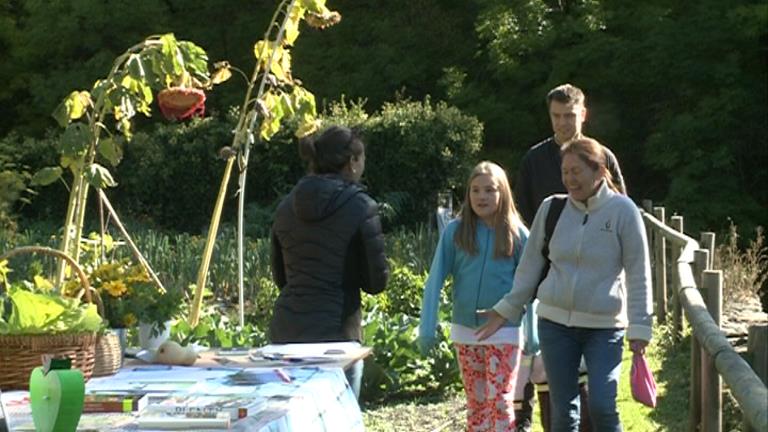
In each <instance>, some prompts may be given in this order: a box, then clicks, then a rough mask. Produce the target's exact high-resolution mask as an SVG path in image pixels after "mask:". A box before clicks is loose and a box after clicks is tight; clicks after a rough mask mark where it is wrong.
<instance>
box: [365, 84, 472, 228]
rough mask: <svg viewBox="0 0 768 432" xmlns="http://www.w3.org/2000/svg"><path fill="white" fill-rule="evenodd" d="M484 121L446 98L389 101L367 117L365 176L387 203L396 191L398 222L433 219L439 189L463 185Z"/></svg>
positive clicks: (373, 190)
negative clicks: (446, 102)
mask: <svg viewBox="0 0 768 432" xmlns="http://www.w3.org/2000/svg"><path fill="white" fill-rule="evenodd" d="M482 134H483V126H482V124H481V123H480V121H479V120H477V119H476V118H474V117H471V116H468V115H466V114H463V113H462V112H461V111H459V110H458V109H457V108H454V107H451V106H448V105H447V104H445V103H444V102H438V103H436V104H433V103H432V102H431V100H430V99H429V98H427V99H425V100H424V101H423V102H415V101H408V100H405V101H398V102H394V103H387V104H385V105H384V106H383V107H382V109H381V112H380V113H379V114H377V115H375V116H372V117H371V118H370V119H369V120H368V121H367V122H366V123H365V136H366V140H367V142H368V148H367V152H366V153H367V160H368V165H367V166H366V174H365V179H366V181H367V182H368V184H369V185H370V188H371V192H372V193H373V194H374V195H375V196H376V197H377V198H379V199H381V200H382V201H384V202H385V203H386V202H388V201H390V200H391V197H392V196H396V197H397V198H398V201H399V202H398V203H397V205H393V207H394V210H395V214H394V217H393V218H392V219H391V221H390V222H391V223H393V224H395V225H402V224H408V225H412V226H413V225H417V224H419V223H423V222H426V221H429V220H431V215H432V214H433V211H434V209H435V206H436V204H437V194H438V192H441V191H445V190H461V189H462V187H463V184H464V182H465V181H466V176H467V175H468V174H469V171H470V170H471V169H472V167H473V166H474V165H475V164H476V163H477V160H476V156H477V153H478V152H479V150H480V147H481V145H482V144H481V141H482Z"/></svg>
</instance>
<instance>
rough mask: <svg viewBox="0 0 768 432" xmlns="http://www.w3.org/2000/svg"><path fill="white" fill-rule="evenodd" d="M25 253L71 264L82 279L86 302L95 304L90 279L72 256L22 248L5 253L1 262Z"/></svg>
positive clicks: (28, 247) (32, 247)
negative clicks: (45, 256) (53, 258)
mask: <svg viewBox="0 0 768 432" xmlns="http://www.w3.org/2000/svg"><path fill="white" fill-rule="evenodd" d="M25 253H29V254H31V253H41V254H43V255H51V256H54V257H56V258H60V259H62V260H64V261H66V262H67V264H69V265H70V266H71V267H72V268H73V269H75V273H77V277H78V278H80V283H81V284H82V286H83V295H84V296H85V300H86V301H87V302H89V303H93V298H92V297H91V284H90V283H89V282H88V277H87V276H86V275H85V272H84V271H83V268H82V267H80V265H79V264H78V263H77V261H75V260H74V259H73V258H72V257H71V256H69V255H67V254H65V253H64V252H62V251H60V250H58V249H53V248H49V247H46V246H21V247H17V248H15V249H11V250H9V251H8V252H5V253H3V254H2V255H0V261H2V260H6V259H8V258H11V257H13V256H16V255H22V254H25Z"/></svg>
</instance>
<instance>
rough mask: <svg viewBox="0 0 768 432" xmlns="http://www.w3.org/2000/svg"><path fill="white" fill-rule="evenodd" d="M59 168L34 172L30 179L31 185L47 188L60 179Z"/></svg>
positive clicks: (47, 168)
mask: <svg viewBox="0 0 768 432" xmlns="http://www.w3.org/2000/svg"><path fill="white" fill-rule="evenodd" d="M61 173H62V169H61V167H45V168H42V169H41V170H40V171H38V172H36V173H35V175H34V176H33V177H32V184H33V185H37V186H47V185H49V184H51V183H53V182H55V181H56V180H58V179H59V178H60V177H61Z"/></svg>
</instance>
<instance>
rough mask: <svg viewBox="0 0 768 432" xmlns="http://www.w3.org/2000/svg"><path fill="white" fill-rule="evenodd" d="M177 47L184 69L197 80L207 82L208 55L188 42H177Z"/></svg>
mask: <svg viewBox="0 0 768 432" xmlns="http://www.w3.org/2000/svg"><path fill="white" fill-rule="evenodd" d="M178 47H179V51H180V52H181V55H182V57H183V58H184V63H183V65H184V67H186V68H187V70H188V71H190V72H192V74H193V75H195V76H196V77H197V78H198V79H201V80H203V81H208V54H207V53H206V52H205V50H204V49H202V48H200V47H199V46H197V45H195V44H194V43H192V42H189V41H179V43H178Z"/></svg>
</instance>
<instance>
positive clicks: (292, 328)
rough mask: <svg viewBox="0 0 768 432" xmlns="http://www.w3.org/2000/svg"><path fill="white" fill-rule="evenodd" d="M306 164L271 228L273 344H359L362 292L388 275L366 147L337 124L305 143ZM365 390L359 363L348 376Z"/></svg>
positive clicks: (373, 290) (380, 286) (375, 290)
mask: <svg viewBox="0 0 768 432" xmlns="http://www.w3.org/2000/svg"><path fill="white" fill-rule="evenodd" d="M300 154H301V156H302V158H303V159H305V160H307V161H308V162H309V168H310V169H309V171H310V174H308V175H306V176H305V177H303V178H302V179H301V180H299V182H298V183H297V184H296V186H295V187H294V188H293V190H292V191H291V192H290V193H289V194H288V195H287V196H286V197H285V198H284V199H283V200H282V202H281V203H280V205H279V206H278V208H277V211H276V212H275V221H274V224H273V225H272V276H273V278H274V280H275V283H276V284H277V286H278V288H280V295H279V296H278V298H277V301H276V302H275V306H274V316H273V318H272V322H271V323H270V338H271V341H272V342H273V343H295V342H332V341H358V342H359V341H361V340H362V330H361V318H362V314H361V310H360V290H361V289H362V290H363V291H365V292H367V293H370V294H376V293H379V292H381V291H383V290H384V287H385V286H386V283H387V278H388V276H389V270H388V267H387V260H386V256H385V254H384V237H383V235H382V232H381V222H380V221H379V216H378V205H377V204H376V202H375V201H374V200H373V199H371V198H370V197H369V196H368V195H367V194H366V193H365V192H364V190H363V188H362V187H361V186H360V184H359V183H358V182H359V180H360V177H361V176H362V174H363V170H364V169H365V146H364V144H363V142H362V140H361V139H360V138H359V137H358V136H357V135H356V134H355V132H354V131H352V130H350V129H348V128H345V127H339V126H332V127H330V128H328V129H326V130H325V131H323V133H322V134H320V136H319V137H317V138H316V139H314V140H312V139H309V140H303V141H302V142H301V143H300ZM347 377H348V379H349V382H350V384H351V385H352V388H353V390H354V391H355V394H356V395H359V393H360V379H361V378H362V361H359V362H357V363H356V364H355V366H353V367H352V368H350V370H349V371H348V372H347Z"/></svg>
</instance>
